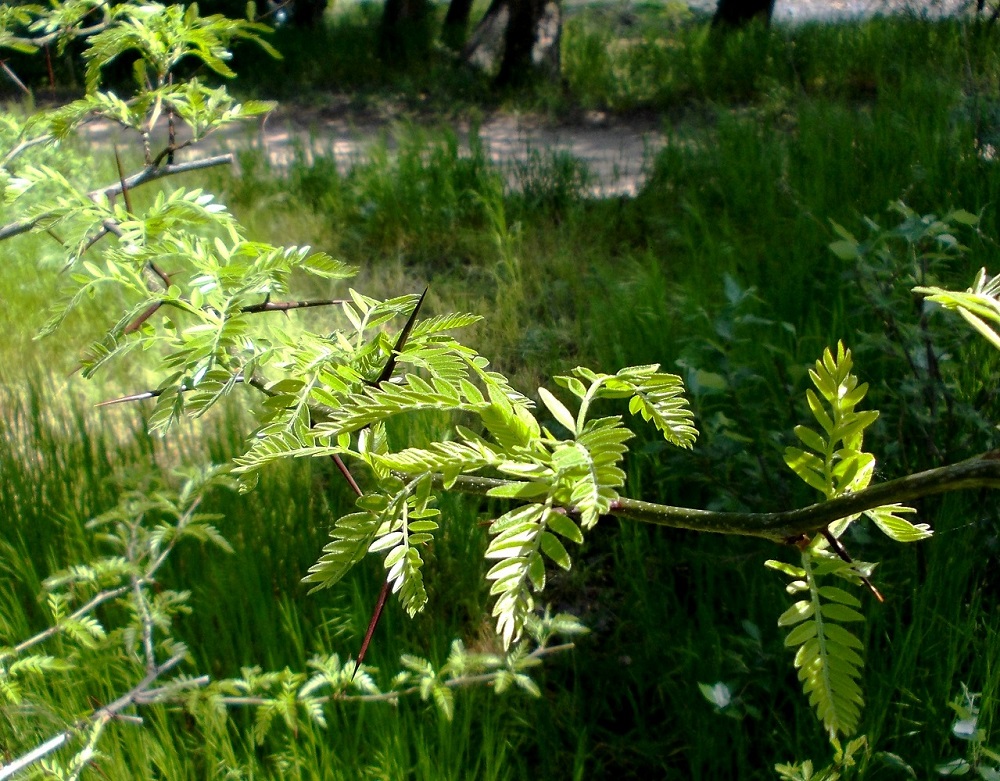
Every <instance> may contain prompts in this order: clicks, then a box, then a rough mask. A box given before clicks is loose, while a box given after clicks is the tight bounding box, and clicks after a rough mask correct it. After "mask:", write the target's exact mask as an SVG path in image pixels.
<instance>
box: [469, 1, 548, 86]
mask: <svg viewBox="0 0 1000 781" xmlns="http://www.w3.org/2000/svg"><path fill="white" fill-rule="evenodd" d="M561 29H562V9H561V8H560V6H559V0H493V2H492V3H491V4H490V7H489V8H488V9H487V11H486V15H485V16H484V17H483V19H482V21H481V22H480V23H479V25H478V26H477V27H476V31H475V33H473V36H472V39H471V40H470V41H469V43H468V45H467V46H466V47H465V51H464V53H463V57H464V58H465V60H466V61H467V62H470V63H472V64H473V65H477V66H479V67H482V68H483V69H484V70H488V71H495V72H496V83H497V84H498V85H500V86H510V85H517V84H521V83H523V82H525V81H528V80H529V79H531V78H532V77H536V76H542V77H545V78H549V79H558V78H559V36H560V32H561ZM498 59H499V61H500V62H499V68H498V67H497V60H498Z"/></svg>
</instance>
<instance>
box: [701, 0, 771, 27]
mask: <svg viewBox="0 0 1000 781" xmlns="http://www.w3.org/2000/svg"><path fill="white" fill-rule="evenodd" d="M773 13H774V0H719V4H718V6H716V8H715V15H714V16H713V17H712V26H713V27H742V26H744V25H746V24H748V23H749V22H751V21H753V20H754V19H760V20H761V21H763V22H764V23H765V24H770V22H771V15H772V14H773Z"/></svg>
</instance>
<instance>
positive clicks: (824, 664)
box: [778, 550, 864, 740]
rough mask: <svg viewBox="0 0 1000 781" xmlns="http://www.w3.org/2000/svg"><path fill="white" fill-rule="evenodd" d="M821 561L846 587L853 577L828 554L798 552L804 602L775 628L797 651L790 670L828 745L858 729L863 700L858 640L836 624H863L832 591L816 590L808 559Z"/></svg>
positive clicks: (815, 576) (847, 596)
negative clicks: (781, 629)
mask: <svg viewBox="0 0 1000 781" xmlns="http://www.w3.org/2000/svg"><path fill="white" fill-rule="evenodd" d="M817 555H823V556H824V563H825V564H827V568H830V569H831V570H832V573H833V575H834V576H837V577H841V578H843V579H845V580H848V581H849V582H850V581H852V580H854V579H855V578H856V573H854V571H853V570H852V568H851V565H849V564H847V563H846V562H843V561H840V560H839V559H830V558H827V556H828V554H818V553H816V552H813V551H809V550H807V551H803V553H802V571H803V573H804V577H805V583H806V586H807V598H806V599H803V600H800V601H798V602H796V603H795V604H794V605H792V606H791V607H790V608H789V609H788V610H786V611H785V613H783V614H782V616H781V618H779V619H778V624H779V626H791V627H793V628H792V630H791V631H790V632H789V633H788V636H787V637H786V638H785V645H786V646H787V647H789V648H796V649H797V650H796V653H795V667H796V669H797V670H798V677H799V680H800V681H801V682H802V690H803V692H804V693H805V695H806V696H807V697H808V698H809V702H810V704H811V705H812V706H813V708H814V709H815V710H816V715H817V716H818V717H819V719H820V721H821V722H822V723H823V727H824V728H825V729H826V731H827V733H828V734H829V736H830V739H831V740H836V739H837V738H838V736H848V735H851V734H853V733H854V731H855V730H856V729H857V726H858V721H859V719H860V718H861V707H862V705H863V704H864V699H863V697H862V694H861V687H860V686H859V684H858V679H859V678H860V677H861V670H862V666H863V660H862V658H861V656H860V655H859V654H858V653H857V651H858V650H860V649H861V648H862V645H861V641H860V640H859V639H858V638H857V637H856V636H855V635H854V634H852V633H851V632H850V631H849V630H847V629H845V628H844V627H843V626H841V625H840V624H841V623H843V622H860V621H864V616H863V615H861V613H859V612H857V611H856V610H854V609H853V608H852V607H849V606H848V604H845V603H854V604H858V603H857V600H856V599H855V598H854V597H852V596H851V595H850V594H848V593H847V592H845V591H843V590H841V589H839V588H837V587H835V586H821V585H820V584H819V580H818V577H819V576H818V574H817V571H816V568H815V567H814V565H813V559H814V557H815V556H817Z"/></svg>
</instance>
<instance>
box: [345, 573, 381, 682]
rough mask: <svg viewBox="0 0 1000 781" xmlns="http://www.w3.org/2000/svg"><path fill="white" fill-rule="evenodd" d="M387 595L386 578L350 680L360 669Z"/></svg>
mask: <svg viewBox="0 0 1000 781" xmlns="http://www.w3.org/2000/svg"><path fill="white" fill-rule="evenodd" d="M388 597H389V581H388V580H387V581H386V582H385V583H383V584H382V590H381V591H380V592H379V595H378V601H377V602H376V603H375V610H374V612H372V618H371V621H369V622H368V631H366V632H365V639H364V640H363V641H362V643H361V650H360V651H358V660H357V661H356V662H355V663H354V672H352V673H351V680H352V681H353V680H354V676H355V675H357V674H358V670H360V669H361V663H362V662H364V660H365V655H366V654H367V653H368V646H369V645H370V644H371V641H372V635H374V634H375V627H377V626H378V621H379V619H380V618H381V617H382V611H383V610H384V609H385V601H386V599H387V598H388Z"/></svg>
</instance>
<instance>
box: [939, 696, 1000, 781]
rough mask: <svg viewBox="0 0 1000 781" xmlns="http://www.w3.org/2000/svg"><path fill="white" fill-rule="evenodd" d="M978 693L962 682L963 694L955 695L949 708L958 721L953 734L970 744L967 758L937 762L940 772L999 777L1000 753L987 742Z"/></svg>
mask: <svg viewBox="0 0 1000 781" xmlns="http://www.w3.org/2000/svg"><path fill="white" fill-rule="evenodd" d="M979 697H980V695H979V694H973V693H972V692H970V691H969V688H968V687H967V686H966V685H965V684H964V683H963V684H962V693H961V694H959V695H958V696H956V697H955V699H954V700H952V701H951V702H950V703H948V705H949V707H950V708H951V709H952V710H953V711H955V721H954V723H953V724H952V725H951V734H952V735H954V736H955V737H956V738H957V739H958V740H964V741H966V742H967V743H968V746H969V749H968V753H967V754H966V757H959V758H957V759H953V760H951V761H950V762H943V763H942V764H940V765H938V767H937V772H938V773H939V774H941V775H942V776H967V775H969V774H970V773H975V775H977V776H979V778H981V779H983V781H997V779H1000V753H998V752H996V751H994V750H993V749H991V748H989V747H988V746H987V745H986V742H987V740H988V735H987V732H986V730H985V729H983V728H982V727H981V726H980V723H979V717H980V713H979V705H978V704H977V700H978V699H979Z"/></svg>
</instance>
